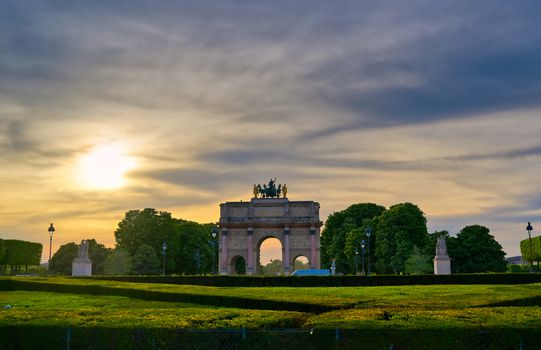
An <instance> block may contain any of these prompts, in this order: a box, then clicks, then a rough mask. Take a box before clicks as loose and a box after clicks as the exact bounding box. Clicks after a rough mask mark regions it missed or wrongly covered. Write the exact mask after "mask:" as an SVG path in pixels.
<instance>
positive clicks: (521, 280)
mask: <svg viewBox="0 0 541 350" xmlns="http://www.w3.org/2000/svg"><path fill="white" fill-rule="evenodd" d="M78 278H80V277H78ZM86 278H93V279H100V280H109V281H121V282H137V283H167V284H187V285H201V286H215V287H359V286H366V287H368V286H407V285H434V284H528V283H541V274H529V273H486V274H455V275H410V276H396V275H377V276H295V277H286V276H280V277H259V276H94V277H86Z"/></svg>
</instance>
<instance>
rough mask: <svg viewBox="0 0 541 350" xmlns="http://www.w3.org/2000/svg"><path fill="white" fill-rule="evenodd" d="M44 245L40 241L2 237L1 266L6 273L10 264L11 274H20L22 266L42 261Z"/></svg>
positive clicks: (26, 266)
mask: <svg viewBox="0 0 541 350" xmlns="http://www.w3.org/2000/svg"><path fill="white" fill-rule="evenodd" d="M42 249H43V246H42V245H41V244H40V243H35V242H28V241H21V240H17V239H6V240H4V239H0V266H2V271H3V274H6V272H7V268H8V266H9V267H10V272H11V274H20V273H21V267H22V266H24V267H25V272H26V273H28V266H29V265H30V266H37V265H39V263H40V261H41V252H42Z"/></svg>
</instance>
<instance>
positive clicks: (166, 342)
mask: <svg viewBox="0 0 541 350" xmlns="http://www.w3.org/2000/svg"><path fill="white" fill-rule="evenodd" d="M10 328H11V329H6V328H3V329H0V349H2V350H3V349H6V350H9V349H68V350H81V349H85V350H86V349H88V350H94V349H115V350H116V349H134V350H139V349H195V350H198V349H205V350H208V349H219V350H222V349H223V350H237V349H238V350H244V349H250V350H252V349H277V350H288V349H295V350H311V349H363V350H365V349H380V350H389V349H393V350H405V349H415V350H418V349H438V350H443V349H452V350H460V349H486V350H491V349H505V350H507V349H516V350H525V349H528V350H529V349H539V346H538V345H539V342H538V339H539V332H536V331H534V332H533V333H532V332H530V331H531V330H530V331H529V332H528V333H529V334H528V335H526V336H525V337H523V336H522V335H521V334H520V333H516V332H507V333H506V332H503V333H502V332H496V331H472V330H469V331H468V330H457V331H456V333H453V332H452V331H451V332H449V331H442V330H436V329H435V330H432V331H427V330H417V331H415V330H399V329H389V330H383V331H381V330H341V329H334V330H330V329H325V330H313V329H312V330H305V329H273V330H251V329H234V330H223V329H219V330H195V329H193V330H186V329H178V330H175V329H162V328H160V329H158V328H156V329H135V330H134V329H106V328H103V329H99V328H86V327H77V328H75V327H74V328H71V327H68V328H63V329H62V328H51V329H49V330H45V329H43V328H42V329H23V328H19V327H10Z"/></svg>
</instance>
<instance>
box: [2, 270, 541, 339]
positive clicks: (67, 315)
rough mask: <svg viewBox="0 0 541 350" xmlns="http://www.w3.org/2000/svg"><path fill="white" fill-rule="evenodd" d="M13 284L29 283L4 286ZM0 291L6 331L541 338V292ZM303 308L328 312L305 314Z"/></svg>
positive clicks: (65, 285) (68, 284) (40, 283)
mask: <svg viewBox="0 0 541 350" xmlns="http://www.w3.org/2000/svg"><path fill="white" fill-rule="evenodd" d="M10 281H15V282H24V283H22V284H21V285H17V287H13V286H12V287H6V286H8V284H9V282H10ZM74 288H75V289H74ZM23 289H27V290H23ZM0 290H4V291H2V292H0V307H2V309H0V328H2V327H4V328H6V327H8V328H9V327H40V326H43V327H67V326H71V327H75V328H100V329H103V328H111V329H113V328H114V329H120V328H124V329H141V328H144V329H162V330H163V329H171V330H173V329H241V328H247V329H276V328H296V329H306V330H310V329H316V330H325V329H336V328H339V329H342V330H348V329H349V330H356V331H363V332H368V331H370V332H376V333H377V334H384V333H385V332H387V333H385V334H387V335H386V336H389V334H392V332H399V331H404V332H408V334H412V332H413V333H414V332H420V331H424V332H441V333H442V335H444V334H448V338H449V339H455V337H454V336H451V335H449V334H455V332H457V331H463V332H480V331H481V332H482V331H490V332H493V333H494V334H496V335H498V334H500V335H501V336H502V337H503V335H505V334H508V333H509V332H510V331H512V332H514V333H512V335H513V337H514V338H513V342H514V343H513V344H515V343H517V341H518V340H517V339H519V336H520V337H522V334H531V332H532V330H535V331H536V332H537V334H538V335H539V332H540V330H541V306H539V301H540V300H541V284H524V285H434V286H399V287H398V286H393V287H310V288H290V287H266V288H261V287H206V286H190V285H167V284H145V283H128V282H113V281H100V280H88V279H72V278H58V277H54V278H42V277H31V278H9V277H3V278H0ZM87 290H88V293H87V292H86V291H87ZM198 298H199V299H198ZM224 298H229V299H224ZM190 300H192V302H190ZM199 300H202V301H203V303H199V302H198V301H199ZM222 301H225V302H226V306H222V305H221V302H222ZM4 305H10V306H11V308H3V306H4ZM280 305H281V306H282V307H279V308H275V307H274V306H280ZM303 305H308V310H310V307H311V306H313V305H320V306H324V307H326V308H327V309H322V310H323V311H321V312H308V311H306V312H301V311H299V309H302V306H303ZM289 306H291V309H288V307H289ZM446 331H448V333H446ZM378 332H379V333H378ZM382 332H383V333H382ZM389 332H391V333H389ZM427 334H428V333H427ZM509 334H511V333H509ZM506 337H507V338H509V337H510V336H507V335H506ZM515 338H516V339H515ZM449 339H448V341H451V340H449ZM453 341H455V340H453ZM406 348H408V347H406ZM496 348H497V347H496Z"/></svg>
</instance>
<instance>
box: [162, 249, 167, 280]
mask: <svg viewBox="0 0 541 350" xmlns="http://www.w3.org/2000/svg"><path fill="white" fill-rule="evenodd" d="M166 254H167V243H166V242H165V241H163V244H162V255H163V274H162V275H164V276H165V255H166Z"/></svg>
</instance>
